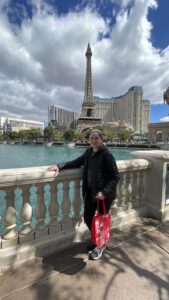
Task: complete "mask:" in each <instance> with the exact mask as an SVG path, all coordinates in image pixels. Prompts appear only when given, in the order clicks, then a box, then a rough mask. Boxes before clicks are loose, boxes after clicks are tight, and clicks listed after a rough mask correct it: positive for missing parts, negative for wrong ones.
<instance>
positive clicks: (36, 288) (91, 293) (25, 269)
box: [0, 219, 169, 300]
mask: <svg viewBox="0 0 169 300" xmlns="http://www.w3.org/2000/svg"><path fill="white" fill-rule="evenodd" d="M0 299H7V300H35V299H36V300H43V299H45V300H50V299H51V300H53V299H58V300H90V299H93V300H95V299H96V300H169V223H165V224H162V223H158V222H155V221H153V220H151V219H144V220H142V221H138V222H137V223H133V224H130V226H127V227H125V228H124V227H123V228H122V229H121V230H114V231H113V233H112V236H111V240H110V242H109V244H108V250H106V252H105V253H104V255H103V257H102V258H101V259H100V260H98V261H91V260H88V256H87V254H86V252H85V244H84V243H79V244H76V245H74V246H73V247H72V248H70V249H67V250H66V251H64V252H62V253H60V254H59V255H58V254H55V255H51V256H48V257H43V258H37V260H36V262H35V261H28V262H26V263H25V264H23V265H21V266H20V267H17V268H15V269H12V270H10V271H7V272H5V273H4V274H1V276H0Z"/></svg>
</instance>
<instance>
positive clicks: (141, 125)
mask: <svg viewBox="0 0 169 300" xmlns="http://www.w3.org/2000/svg"><path fill="white" fill-rule="evenodd" d="M93 98H94V99H93V100H94V103H95V117H99V118H101V119H102V120H103V122H104V123H107V122H112V120H113V121H122V122H126V123H127V124H130V125H131V126H132V128H133V129H134V132H138V133H147V132H148V123H149V118H150V101H149V100H143V90H142V87H140V86H133V87H131V88H130V89H129V90H128V92H127V93H126V94H124V95H121V96H118V97H112V98H100V97H96V96H94V97H93Z"/></svg>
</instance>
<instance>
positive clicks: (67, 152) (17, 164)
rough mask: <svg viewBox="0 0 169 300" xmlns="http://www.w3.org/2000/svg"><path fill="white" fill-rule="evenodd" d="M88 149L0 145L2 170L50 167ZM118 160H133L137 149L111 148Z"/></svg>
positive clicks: (0, 165)
mask: <svg viewBox="0 0 169 300" xmlns="http://www.w3.org/2000/svg"><path fill="white" fill-rule="evenodd" d="M85 149H86V147H84V146H76V147H72V148H70V147H68V146H50V147H46V146H43V145H8V144H6V145H4V144H0V169H11V168H24V167H37V166H49V165H53V164H57V163H59V162H65V161H69V160H72V159H75V158H77V157H78V156H79V155H82V154H83V152H84V151H85ZM109 150H110V152H111V153H112V154H113V155H114V157H115V158H116V160H121V159H125V160H126V159H131V152H132V151H136V150H139V149H136V148H133V149H132V148H109Z"/></svg>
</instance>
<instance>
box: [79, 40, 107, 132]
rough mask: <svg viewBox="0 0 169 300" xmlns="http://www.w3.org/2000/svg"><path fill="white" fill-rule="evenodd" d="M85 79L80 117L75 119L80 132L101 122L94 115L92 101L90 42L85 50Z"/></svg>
mask: <svg viewBox="0 0 169 300" xmlns="http://www.w3.org/2000/svg"><path fill="white" fill-rule="evenodd" d="M85 55H86V80H85V92H84V101H83V104H82V112H81V115H80V118H79V119H78V121H77V124H78V125H77V131H80V132H82V131H83V130H85V129H88V128H93V127H96V126H98V125H100V124H101V123H102V120H101V118H98V117H96V116H95V103H94V101H93V87H92V65H91V58H92V51H91V48H90V44H88V46H87V50H86V54H85Z"/></svg>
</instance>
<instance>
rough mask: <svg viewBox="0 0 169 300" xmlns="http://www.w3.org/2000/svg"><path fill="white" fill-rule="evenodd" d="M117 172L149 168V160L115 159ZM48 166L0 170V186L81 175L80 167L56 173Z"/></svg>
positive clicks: (60, 179) (57, 179) (73, 177)
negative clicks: (48, 169)
mask: <svg viewBox="0 0 169 300" xmlns="http://www.w3.org/2000/svg"><path fill="white" fill-rule="evenodd" d="M117 165H118V169H119V172H120V173H122V172H130V171H136V170H146V169H148V168H150V165H151V164H150V162H149V161H148V160H146V159H130V160H120V161H117ZM47 168H48V166H43V167H31V168H16V169H3V170H0V187H4V186H13V185H23V184H33V183H38V182H51V181H54V180H56V181H62V180H66V179H69V180H70V179H71V178H72V179H75V178H79V177H81V176H82V168H79V169H70V170H64V171H62V172H60V173H59V174H57V173H56V172H53V171H52V172H51V171H47Z"/></svg>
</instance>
